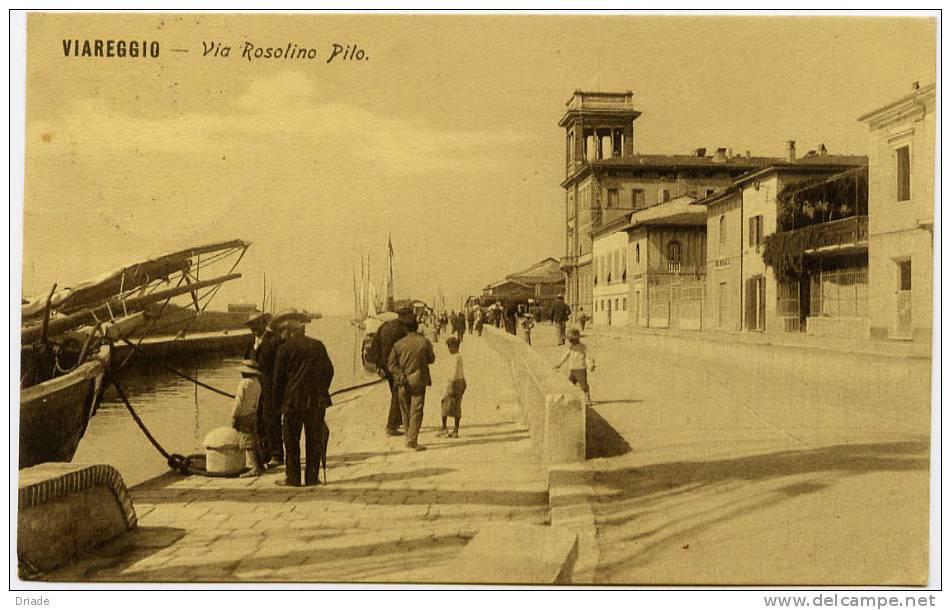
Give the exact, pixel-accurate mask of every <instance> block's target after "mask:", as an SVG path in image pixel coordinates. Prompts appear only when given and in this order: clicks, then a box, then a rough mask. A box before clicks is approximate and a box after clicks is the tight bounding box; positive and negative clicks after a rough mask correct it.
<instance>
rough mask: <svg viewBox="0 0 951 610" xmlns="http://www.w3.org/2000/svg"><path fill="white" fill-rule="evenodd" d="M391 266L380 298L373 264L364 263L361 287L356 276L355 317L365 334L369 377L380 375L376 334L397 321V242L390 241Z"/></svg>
mask: <svg viewBox="0 0 951 610" xmlns="http://www.w3.org/2000/svg"><path fill="white" fill-rule="evenodd" d="M387 246H388V247H387V265H386V272H385V275H384V277H383V282H382V285H383V289H382V291H381V292H382V295H380V294H378V293H377V291H376V287H375V286H374V285H373V283H372V282H371V281H370V263H369V261H367V262H366V266H365V267H364V265H363V261H362V260H361V271H360V286H359V288H358V286H357V284H356V273H355V272H354V276H353V277H354V288H353V294H354V301H353V302H354V317H353V322H352V324H353V326H354V328H355V329H356V331H357V332H358V333H359V334H362V339H361V341H360V361H361V363H362V365H363V370H364V371H365V372H367V373H369V374H372V375H375V374H376V373H377V366H376V363H375V362H373V361H372V360H371V358H370V346H371V345H372V344H373V337H374V336H375V335H376V331H378V330H379V329H380V327H381V326H383V324H384V323H385V322H387V321H389V320H395V319H396V317H397V316H396V307H395V299H394V298H393V294H394V290H393V239H392V238H390V239H389V240H388V244H387Z"/></svg>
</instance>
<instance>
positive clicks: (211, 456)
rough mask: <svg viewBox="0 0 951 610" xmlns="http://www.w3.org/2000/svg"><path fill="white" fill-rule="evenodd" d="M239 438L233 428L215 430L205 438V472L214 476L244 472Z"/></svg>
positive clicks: (242, 453)
mask: <svg viewBox="0 0 951 610" xmlns="http://www.w3.org/2000/svg"><path fill="white" fill-rule="evenodd" d="M240 441H241V436H240V434H239V433H238V431H237V430H235V429H234V428H228V427H226V426H222V427H221V428H215V429H214V430H212V431H211V432H209V433H208V435H207V436H206V437H205V470H207V471H208V472H213V473H216V474H234V473H238V472H241V471H242V470H244V467H245V464H244V449H242V448H241V447H240Z"/></svg>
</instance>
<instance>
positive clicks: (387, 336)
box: [369, 307, 415, 436]
mask: <svg viewBox="0 0 951 610" xmlns="http://www.w3.org/2000/svg"><path fill="white" fill-rule="evenodd" d="M396 313H397V315H398V316H399V317H398V318H397V319H395V320H390V321H388V322H384V323H383V325H382V326H381V327H380V328H379V330H377V331H376V334H375V335H373V342H372V343H370V354H369V358H370V361H371V362H373V363H374V364H375V365H376V367H377V369H378V370H379V373H380V375H382V376H383V378H384V379H386V383H387V385H389V386H390V410H389V412H388V413H387V416H386V428H385V432H386V435H387V436H400V435H401V434H403V433H402V432H400V431H399V427H400V425H402V423H403V411H402V409H400V393H399V388H398V387H397V386H396V384H395V383H394V382H393V375H391V374H390V372H389V371H388V370H387V368H386V366H387V364H388V363H389V359H390V352H391V351H393V346H394V345H396V342H397V341H399V340H400V339H402V338H403V337H405V336H406V333H407V332H408V331H407V330H406V325H407V324H409V323H410V322H412V321H413V320H414V319H415V318H414V317H413V310H412V309H410V308H408V307H404V308H402V309H400V310H399V311H397V312H396Z"/></svg>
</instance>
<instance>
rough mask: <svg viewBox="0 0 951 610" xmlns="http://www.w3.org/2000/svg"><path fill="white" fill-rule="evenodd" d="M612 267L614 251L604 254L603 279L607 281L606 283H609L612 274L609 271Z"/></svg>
mask: <svg viewBox="0 0 951 610" xmlns="http://www.w3.org/2000/svg"><path fill="white" fill-rule="evenodd" d="M612 267H614V252H611V253H610V254H605V258H604V281H605V282H607V283H608V284H610V283H611V277H612V275H613V274H612V273H611V271H612V270H613V269H612Z"/></svg>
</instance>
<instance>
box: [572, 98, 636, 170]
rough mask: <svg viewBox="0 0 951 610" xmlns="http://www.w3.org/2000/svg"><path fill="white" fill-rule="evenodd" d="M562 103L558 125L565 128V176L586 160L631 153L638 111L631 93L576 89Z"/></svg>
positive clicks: (627, 155) (622, 155) (625, 155)
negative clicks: (561, 113) (563, 111)
mask: <svg viewBox="0 0 951 610" xmlns="http://www.w3.org/2000/svg"><path fill="white" fill-rule="evenodd" d="M565 106H567V109H566V111H565V114H564V116H563V117H561V120H560V121H559V122H558V126H559V127H564V128H565V132H566V135H565V160H566V167H565V174H566V176H571V175H572V174H573V173H574V172H576V171H577V170H578V169H579V168H581V166H583V165H584V164H585V163H586V162H588V161H598V160H601V159H615V158H618V157H632V156H633V155H634V120H635V119H637V117H639V116H640V115H641V113H640V112H638V111H637V110H635V109H634V93H632V92H631V91H623V92H607V91H581V90H580V89H578V90H575V92H574V93H573V94H572V96H571V98H569V99H568V101H567V102H566V103H565Z"/></svg>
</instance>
